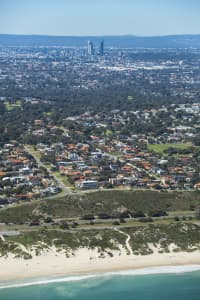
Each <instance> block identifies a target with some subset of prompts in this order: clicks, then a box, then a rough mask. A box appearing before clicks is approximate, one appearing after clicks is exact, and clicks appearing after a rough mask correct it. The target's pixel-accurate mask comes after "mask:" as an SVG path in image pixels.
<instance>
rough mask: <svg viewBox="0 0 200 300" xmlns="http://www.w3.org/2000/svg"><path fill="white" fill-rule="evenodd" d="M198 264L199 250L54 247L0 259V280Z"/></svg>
mask: <svg viewBox="0 0 200 300" xmlns="http://www.w3.org/2000/svg"><path fill="white" fill-rule="evenodd" d="M182 265H199V266H200V252H199V251H195V252H191V253H187V252H178V253H173V252H171V253H164V254H160V253H158V252H157V253H156V252H155V253H154V254H151V255H147V256H141V255H139V256H135V255H127V254H126V253H125V252H124V253H123V252H118V251H116V252H113V257H110V256H109V255H106V256H105V257H103V258H100V257H99V253H98V252H97V251H95V250H88V249H79V250H78V251H76V252H75V253H74V255H72V256H71V257H69V258H66V256H65V254H64V253H57V252H56V250H55V249H53V248H52V249H51V250H50V251H48V252H46V253H44V254H43V255H41V256H34V257H33V258H32V259H30V260H23V259H19V258H18V259H16V258H13V257H12V256H11V255H10V256H9V257H8V258H0V282H4V281H11V280H21V279H29V278H38V277H49V276H68V275H83V274H84V275H86V274H96V273H104V272H116V271H123V270H135V269H143V268H151V267H160V266H182Z"/></svg>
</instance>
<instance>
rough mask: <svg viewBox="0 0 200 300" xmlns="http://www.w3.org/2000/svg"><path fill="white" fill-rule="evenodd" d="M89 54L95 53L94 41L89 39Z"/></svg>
mask: <svg viewBox="0 0 200 300" xmlns="http://www.w3.org/2000/svg"><path fill="white" fill-rule="evenodd" d="M88 54H89V55H94V46H93V43H92V41H88Z"/></svg>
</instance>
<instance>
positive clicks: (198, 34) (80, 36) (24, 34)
mask: <svg viewBox="0 0 200 300" xmlns="http://www.w3.org/2000/svg"><path fill="white" fill-rule="evenodd" d="M2 35H7V36H39V37H45V36H46V37H61V38H64V37H74V38H82V37H83V38H84V37H136V38H155V37H158V38H159V37H172V36H200V33H177V34H163V35H162V34H161V35H136V34H128V33H127V34H108V35H107V34H96V35H95V34H85V35H59V34H58V35H55V34H53V35H51V34H39V33H30V34H27V33H0V36H2Z"/></svg>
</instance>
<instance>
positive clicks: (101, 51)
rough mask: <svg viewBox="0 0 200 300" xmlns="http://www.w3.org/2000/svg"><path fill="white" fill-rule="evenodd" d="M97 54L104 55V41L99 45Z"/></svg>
mask: <svg viewBox="0 0 200 300" xmlns="http://www.w3.org/2000/svg"><path fill="white" fill-rule="evenodd" d="M99 54H100V55H104V41H101V43H100V47H99Z"/></svg>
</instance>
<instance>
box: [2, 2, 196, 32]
mask: <svg viewBox="0 0 200 300" xmlns="http://www.w3.org/2000/svg"><path fill="white" fill-rule="evenodd" d="M199 9H200V2H199V1H197V0H191V1H188V0H182V1H181V0H174V1H172V0H168V1H167V3H166V1H164V0H148V1H147V0H140V1H134V0H132V1H131V0H124V1H123V2H122V1H121V0H115V1H114V0H102V1H101V2H99V1H92V0H84V1H81V0H73V1H72V0H67V1H66V0H57V1H56V2H55V1H53V0H48V1H47V0H43V1H39V0H35V1H33V0H29V1H25V0H1V1H0V34H39V35H58V36H95V35H96V36H101V35H102V36H106V35H137V36H160V35H176V34H198V33H200V31H199V27H200V19H199V14H198V12H199Z"/></svg>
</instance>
